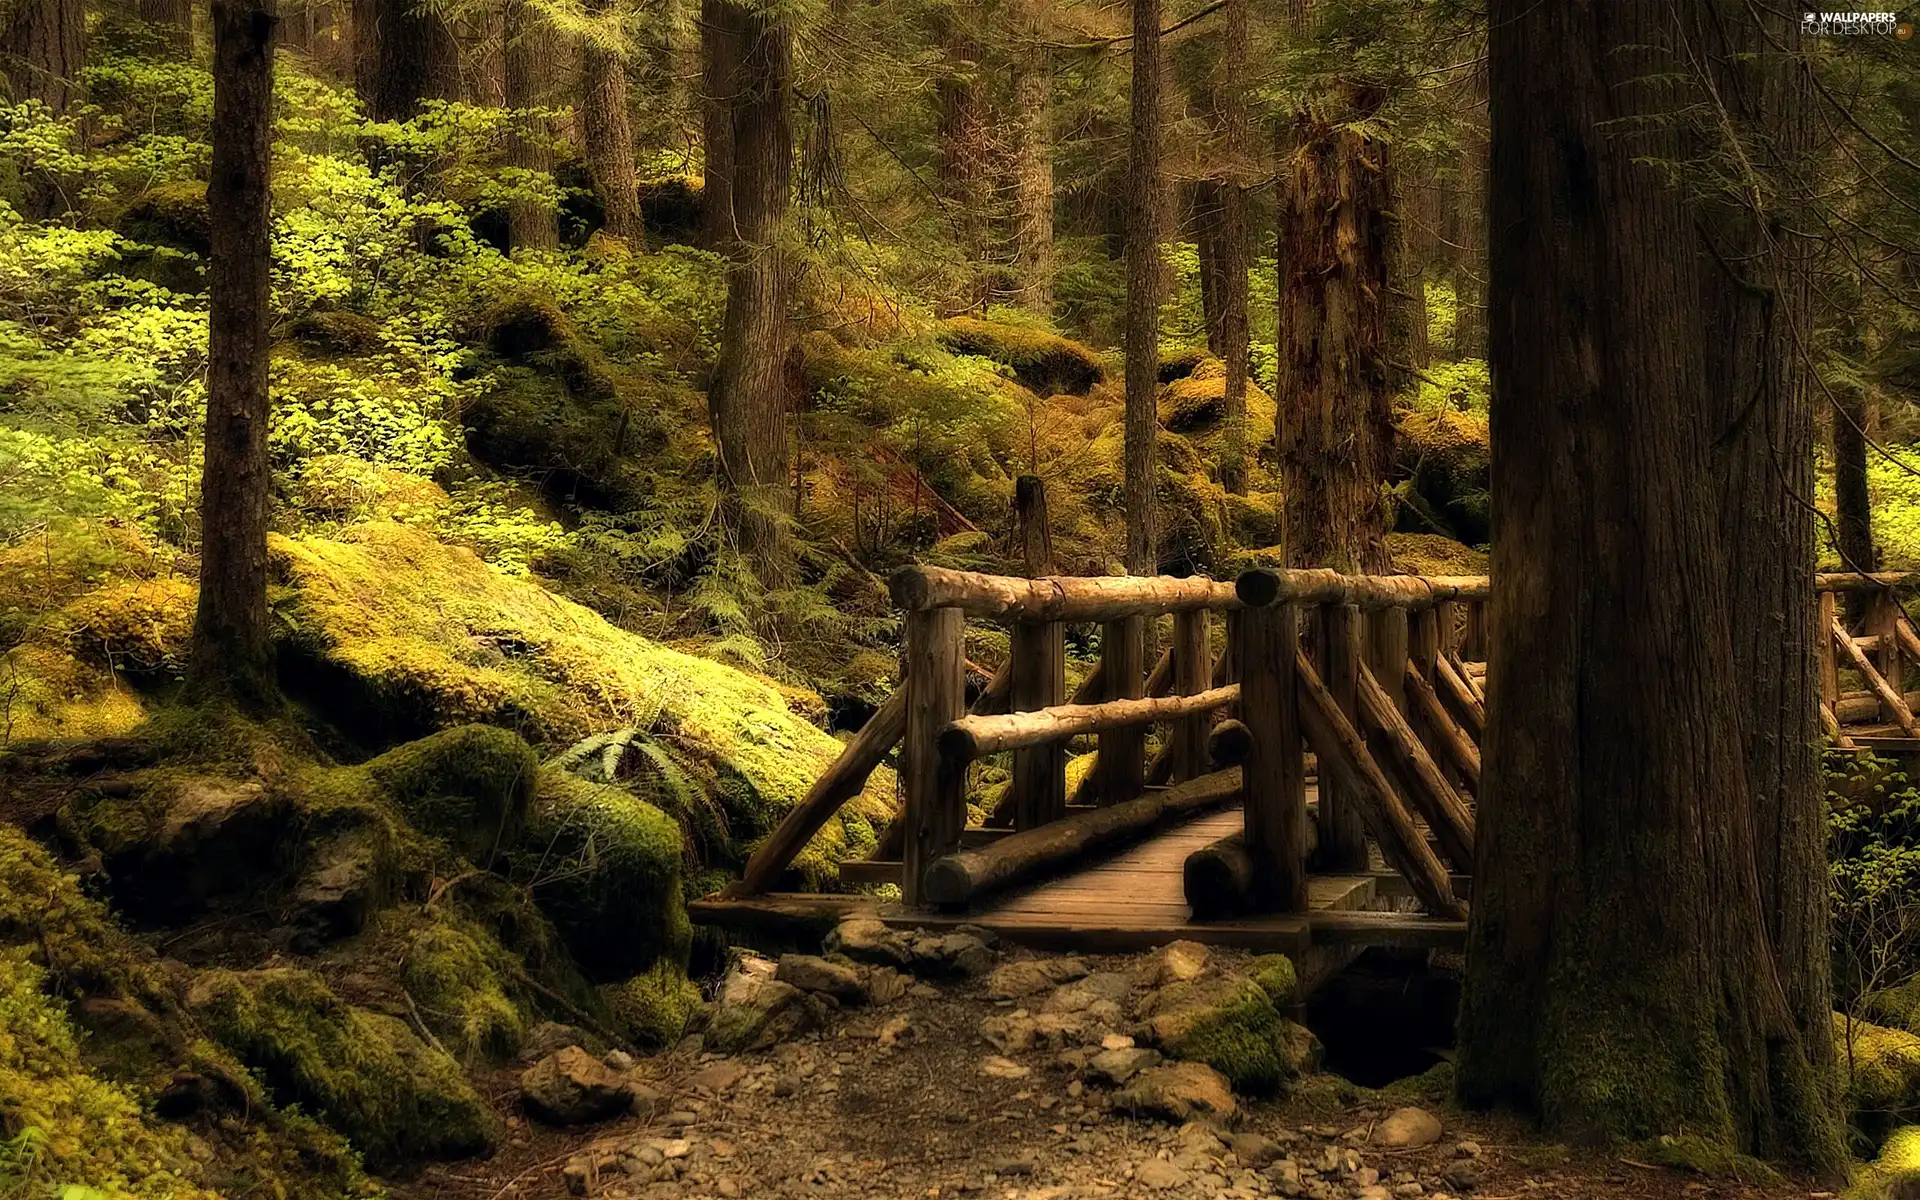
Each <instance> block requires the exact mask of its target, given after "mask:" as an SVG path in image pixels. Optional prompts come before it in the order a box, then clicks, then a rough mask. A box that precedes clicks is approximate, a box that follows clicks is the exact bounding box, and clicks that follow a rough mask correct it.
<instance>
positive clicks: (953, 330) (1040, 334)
mask: <svg viewBox="0 0 1920 1200" xmlns="http://www.w3.org/2000/svg"><path fill="white" fill-rule="evenodd" d="M935 337H936V338H937V339H938V340H939V342H940V344H941V345H942V346H945V347H946V348H947V349H948V350H951V351H953V352H954V353H955V354H974V355H978V356H979V357H981V358H989V359H992V360H993V361H994V362H997V363H1000V364H1001V365H1003V366H1006V367H1009V368H1011V369H1012V371H1013V374H1014V378H1016V379H1018V380H1019V381H1020V382H1021V383H1022V384H1024V385H1025V386H1026V387H1027V388H1029V389H1031V390H1032V391H1033V392H1035V393H1037V394H1039V395H1042V396H1048V395H1053V394H1056V393H1059V392H1067V393H1071V394H1074V395H1085V394H1086V393H1087V392H1089V391H1091V390H1092V389H1093V388H1094V387H1095V386H1096V385H1097V384H1099V383H1100V382H1102V381H1103V380H1105V379H1106V377H1107V371H1106V367H1105V365H1104V364H1102V363H1101V361H1100V356H1099V355H1098V354H1096V353H1094V351H1093V350H1092V349H1090V348H1089V347H1087V346H1084V345H1082V344H1080V343H1079V342H1076V341H1072V340H1071V339H1068V338H1063V337H1061V336H1060V335H1058V334H1055V333H1049V332H1047V331H1046V330H1044V329H1036V328H1034V327H1032V326H1028V325H1013V324H1009V323H1006V322H1002V321H984V320H981V319H979V318H977V317H955V318H953V319H952V320H949V321H945V322H943V323H942V324H941V325H940V328H939V329H938V330H937V331H936V332H935Z"/></svg>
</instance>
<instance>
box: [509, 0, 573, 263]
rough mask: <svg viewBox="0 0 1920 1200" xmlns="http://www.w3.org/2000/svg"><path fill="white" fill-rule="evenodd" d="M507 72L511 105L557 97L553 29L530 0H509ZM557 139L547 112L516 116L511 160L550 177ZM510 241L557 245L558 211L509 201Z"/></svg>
mask: <svg viewBox="0 0 1920 1200" xmlns="http://www.w3.org/2000/svg"><path fill="white" fill-rule="evenodd" d="M501 36H502V40H503V42H504V45H503V47H502V55H501V56H502V64H501V66H502V74H503V76H504V85H505V92H506V106H507V107H508V108H510V109H514V110H516V111H517V112H521V113H524V112H525V110H528V109H539V108H545V107H547V106H548V105H549V104H551V102H552V99H553V56H554V53H555V50H556V46H555V42H556V40H557V39H556V38H555V37H554V35H553V30H552V29H551V28H550V27H549V26H548V25H547V23H546V21H545V20H544V19H542V18H541V16H540V14H539V12H538V11H537V10H536V9H535V8H534V7H533V6H532V5H531V4H529V3H527V0H507V2H506V13H505V20H504V22H503V24H502V29H501ZM553 157H554V156H553V138H552V136H551V134H550V133H549V131H548V128H547V119H546V118H545V117H538V118H534V117H526V116H516V117H515V118H514V128H513V130H512V131H511V132H509V133H508V135H507V163H508V165H509V166H514V167H519V168H520V169H521V170H524V171H531V172H534V173H536V174H539V175H544V176H547V177H548V178H551V177H552V175H553ZM507 244H508V245H509V246H510V247H511V248H513V249H514V250H552V249H555V248H557V247H558V246H559V245H560V223H559V214H558V213H556V212H555V211H554V209H553V207H552V206H551V205H549V204H546V203H544V202H542V201H539V200H534V199H523V200H515V201H512V202H511V203H509V204H508V205H507Z"/></svg>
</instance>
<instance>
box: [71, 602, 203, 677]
mask: <svg viewBox="0 0 1920 1200" xmlns="http://www.w3.org/2000/svg"><path fill="white" fill-rule="evenodd" d="M198 594H199V589H198V588H196V587H195V586H194V585H193V584H192V583H190V582H188V581H187V580H185V579H178V578H173V579H141V580H129V581H125V582H119V583H110V584H108V585H107V586H105V587H102V588H96V589H95V590H93V591H91V592H88V593H87V594H86V595H84V596H81V597H79V598H78V599H76V600H74V601H73V602H72V603H70V604H68V605H67V606H66V607H65V608H63V609H61V610H60V621H61V625H62V628H63V632H64V633H65V636H66V637H67V638H68V640H69V643H70V644H71V645H73V646H74V647H76V649H78V648H82V647H84V648H85V653H86V655H87V656H88V657H90V658H95V659H96V660H97V661H100V662H102V663H103V664H105V665H109V666H112V667H113V668H114V669H115V670H119V671H129V672H132V673H134V674H136V675H155V674H161V673H167V674H176V673H178V672H180V671H182V670H184V669H185V668H186V654H185V651H186V646H187V640H188V638H189V636H190V635H191V634H192V632H193V610H194V603H195V600H196V598H197V596H198Z"/></svg>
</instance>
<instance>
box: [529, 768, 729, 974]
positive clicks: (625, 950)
mask: <svg viewBox="0 0 1920 1200" xmlns="http://www.w3.org/2000/svg"><path fill="white" fill-rule="evenodd" d="M509 861H510V865H511V867H512V871H513V874H514V876H515V877H516V878H517V879H519V880H521V881H522V882H524V883H525V884H526V885H527V886H528V887H529V888H531V890H532V893H533V897H534V900H535V902H536V903H538V904H539V905H540V908H541V911H543V912H544V913H546V914H547V916H548V917H549V918H550V919H551V920H552V921H553V924H554V927H555V928H556V929H558V930H559V931H560V936H561V937H562V938H564V939H565V940H566V943H567V946H568V948H569V949H571V950H572V952H573V955H574V957H575V958H576V959H577V960H578V961H579V963H580V966H581V969H582V970H584V971H585V972H586V973H587V976H588V978H590V979H596V980H599V981H602V982H617V981H621V980H625V979H629V978H631V977H632V976H634V975H637V974H640V973H642V972H644V971H647V970H648V969H650V968H652V967H653V966H654V965H655V964H656V963H658V962H661V961H666V962H669V963H672V964H674V965H676V966H684V965H685V963H686V960H687V949H688V947H689V945H690V944H691V942H692V937H693V927H692V925H691V924H690V923H689V922H688V920H687V910H686V904H685V901H684V898H683V897H682V895H681V884H680V880H681V865H682V863H683V861H684V858H683V855H682V851H681V841H680V826H679V825H678V824H676V823H675V822H674V821H673V819H672V818H670V817H668V816H667V815H666V814H665V813H662V812H661V811H660V810H659V809H657V808H655V807H653V806H652V805H651V804H648V803H647V802H646V801H644V800H641V799H640V798H639V797H637V796H635V795H634V794H633V793H631V792H629V791H627V790H625V789H624V788H620V787H615V786H612V785H609V784H598V783H589V782H587V781H585V780H583V779H579V778H577V777H574V776H571V775H567V774H565V773H563V772H559V771H547V772H544V773H543V774H542V775H541V777H540V791H539V797H538V799H537V801H536V803H535V805H534V809H533V813H532V816H531V817H530V819H529V820H528V823H527V830H526V833H525V835H524V836H523V837H522V838H521V840H520V844H519V845H518V846H517V847H516V848H515V850H514V851H513V852H512V854H511V855H510V858H509Z"/></svg>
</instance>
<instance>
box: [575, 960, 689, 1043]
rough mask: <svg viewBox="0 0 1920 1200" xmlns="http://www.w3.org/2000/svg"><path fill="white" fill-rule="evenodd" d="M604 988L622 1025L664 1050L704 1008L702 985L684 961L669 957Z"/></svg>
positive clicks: (640, 1040) (635, 1037)
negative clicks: (693, 978)
mask: <svg viewBox="0 0 1920 1200" xmlns="http://www.w3.org/2000/svg"><path fill="white" fill-rule="evenodd" d="M600 990H601V994H602V995H603V996H604V997H605V998H606V1004H607V1010H608V1011H609V1012H610V1013H612V1014H613V1019H614V1020H615V1021H616V1022H617V1023H618V1024H619V1026H620V1028H621V1029H623V1030H625V1031H626V1033H627V1035H628V1036H629V1037H631V1038H632V1039H633V1040H634V1041H635V1042H636V1043H637V1044H639V1045H641V1046H644V1047H647V1048H649V1049H655V1050H664V1049H666V1048H668V1047H670V1046H672V1045H673V1044H674V1043H675V1042H677V1041H679V1040H680V1035H681V1034H683V1033H685V1032H686V1030H687V1027H688V1026H689V1025H690V1024H692V1022H693V1019H694V1017H695V1015H696V1014H698V1013H699V1012H700V1004H701V1000H700V989H699V988H698V987H696V986H694V984H693V983H692V982H690V981H689V980H688V979H687V975H686V971H685V970H684V969H683V968H682V967H681V966H680V965H678V964H676V963H673V962H669V961H667V960H665V959H662V960H661V961H660V962H657V963H655V964H654V965H653V967H652V969H650V970H648V971H645V972H642V973H641V974H639V975H635V976H634V977H633V978H632V979H628V980H626V981H624V982H622V983H614V984H608V985H606V986H605V987H603V988H601V989H600Z"/></svg>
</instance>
